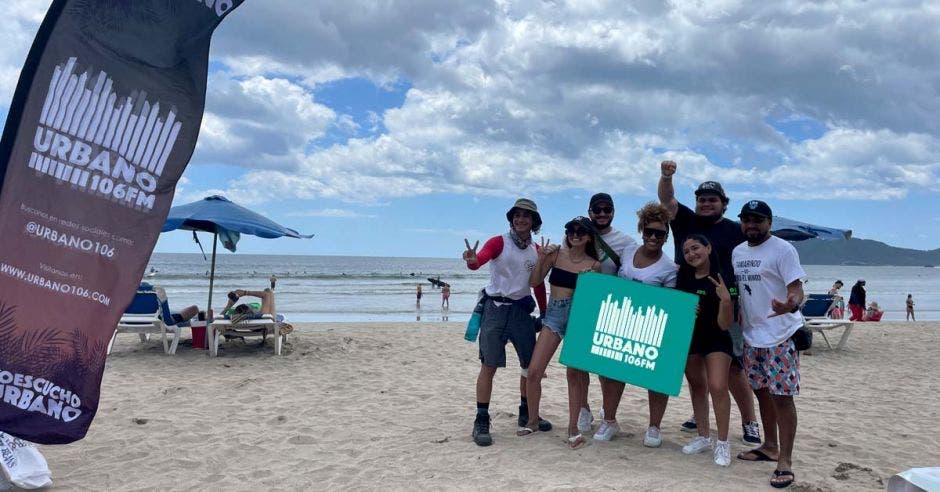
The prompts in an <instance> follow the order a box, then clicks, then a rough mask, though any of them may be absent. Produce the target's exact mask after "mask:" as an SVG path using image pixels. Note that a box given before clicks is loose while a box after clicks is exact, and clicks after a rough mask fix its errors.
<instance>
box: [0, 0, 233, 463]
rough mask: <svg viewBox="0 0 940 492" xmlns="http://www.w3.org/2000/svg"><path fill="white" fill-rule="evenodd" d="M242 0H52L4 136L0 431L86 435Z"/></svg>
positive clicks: (0, 148)
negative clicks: (218, 38) (216, 55)
mask: <svg viewBox="0 0 940 492" xmlns="http://www.w3.org/2000/svg"><path fill="white" fill-rule="evenodd" d="M242 1H243V0H134V1H117V2H116V1H114V0H55V1H53V3H52V6H51V7H50V8H49V12H48V13H47V14H46V18H45V20H44V21H43V22H42V25H41V26H40V28H39V33H38V34H37V36H36V39H35V41H34V42H33V46H32V48H31V49H30V52H29V56H28V57H27V60H26V63H25V66H24V67H23V71H22V72H21V74H20V80H19V83H18V85H17V88H16V92H15V94H14V97H13V102H12V103H11V105H10V111H9V114H8V116H7V121H6V125H5V126H4V129H3V138H2V140H0V186H2V187H0V430H2V431H4V432H7V433H9V434H12V435H14V436H17V437H21V438H23V439H27V440H29V441H33V442H38V443H44V444H54V443H67V442H72V441H75V440H78V439H81V438H82V437H84V435H85V433H86V432H87V430H88V426H89V425H90V424H91V421H92V418H93V417H94V415H95V412H96V411H97V408H98V397H99V392H100V385H101V376H102V373H103V371H104V362H105V356H106V350H107V345H108V341H109V340H110V338H111V336H112V334H113V333H114V328H115V326H116V325H117V321H118V320H119V319H120V316H121V314H122V312H123V310H124V308H125V307H126V306H127V304H128V303H129V302H130V300H131V298H132V297H133V295H134V291H135V288H136V287H137V284H138V282H139V281H140V278H141V276H142V275H143V271H144V269H145V268H146V265H147V261H148V259H149V258H150V254H151V253H152V252H153V247H154V245H155V244H156V241H157V237H158V235H159V233H160V228H161V227H162V226H163V222H164V220H165V219H166V216H167V212H168V210H169V208H170V204H171V202H172V200H173V193H174V190H175V187H176V182H177V181H178V180H179V178H180V176H181V175H182V173H183V169H184V168H185V167H186V164H187V163H188V162H189V159H190V157H191V156H192V153H193V149H194V147H195V144H196V137H197V135H198V132H199V126H200V123H201V121H202V115H203V110H204V107H205V93H206V76H207V71H208V60H209V40H210V37H211V35H212V32H213V30H214V29H215V27H216V26H217V25H218V24H219V23H220V22H221V21H222V19H223V18H224V17H225V16H226V15H228V14H229V13H231V11H232V10H234V9H235V8H236V7H238V5H240V4H241V3H242Z"/></svg>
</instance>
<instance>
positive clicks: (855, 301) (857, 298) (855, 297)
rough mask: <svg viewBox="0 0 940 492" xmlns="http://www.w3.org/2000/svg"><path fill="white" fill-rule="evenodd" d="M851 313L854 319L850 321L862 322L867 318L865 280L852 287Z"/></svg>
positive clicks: (860, 280) (851, 318)
mask: <svg viewBox="0 0 940 492" xmlns="http://www.w3.org/2000/svg"><path fill="white" fill-rule="evenodd" d="M849 311H851V312H852V317H850V318H849V321H862V318H864V317H865V279H861V278H860V279H858V282H855V285H853V286H852V293H851V294H849Z"/></svg>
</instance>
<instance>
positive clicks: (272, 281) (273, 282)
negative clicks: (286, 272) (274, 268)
mask: <svg viewBox="0 0 940 492" xmlns="http://www.w3.org/2000/svg"><path fill="white" fill-rule="evenodd" d="M270 280H271V290H274V286H275V285H277V275H275V274H273V273H272V274H271V279H270Z"/></svg>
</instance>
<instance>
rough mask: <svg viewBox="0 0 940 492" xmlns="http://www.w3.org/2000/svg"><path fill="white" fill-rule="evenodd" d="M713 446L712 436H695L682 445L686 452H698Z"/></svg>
mask: <svg viewBox="0 0 940 492" xmlns="http://www.w3.org/2000/svg"><path fill="white" fill-rule="evenodd" d="M711 448H712V439H711V438H710V437H702V436H695V439H692V442H690V443H688V444H686V445H685V446H682V452H683V453H685V454H698V453H701V452H703V451H707V450H709V449H711ZM729 453H730V451H729ZM728 459H730V458H728Z"/></svg>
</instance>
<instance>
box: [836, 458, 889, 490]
mask: <svg viewBox="0 0 940 492" xmlns="http://www.w3.org/2000/svg"><path fill="white" fill-rule="evenodd" d="M832 478H834V479H836V480H838V481H840V482H846V481H851V482H853V483H858V484H860V485H865V486H868V487H872V486H876V487H878V488H881V489H884V487H885V481H884V479H883V478H881V477H879V476H878V475H877V474H876V473H875V472H874V471H873V470H872V469H871V468H868V467H866V466H861V465H856V464H855V463H839V465H838V466H836V469H835V471H834V472H833V473H832Z"/></svg>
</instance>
